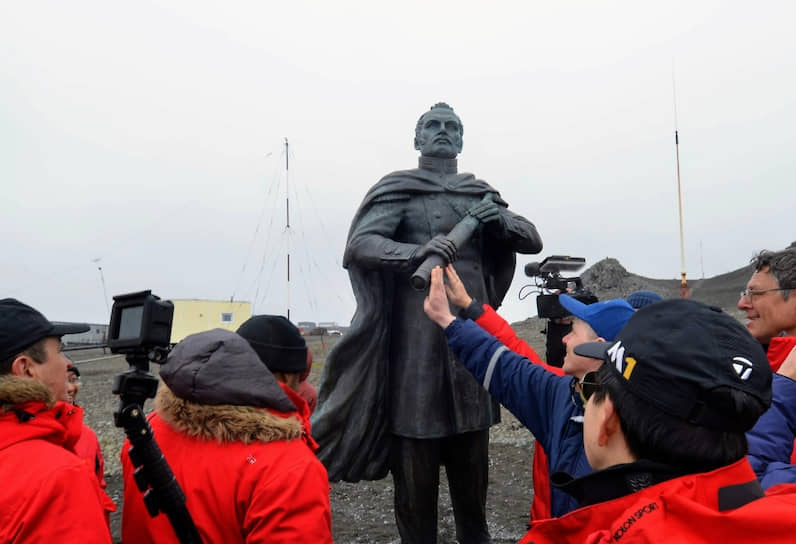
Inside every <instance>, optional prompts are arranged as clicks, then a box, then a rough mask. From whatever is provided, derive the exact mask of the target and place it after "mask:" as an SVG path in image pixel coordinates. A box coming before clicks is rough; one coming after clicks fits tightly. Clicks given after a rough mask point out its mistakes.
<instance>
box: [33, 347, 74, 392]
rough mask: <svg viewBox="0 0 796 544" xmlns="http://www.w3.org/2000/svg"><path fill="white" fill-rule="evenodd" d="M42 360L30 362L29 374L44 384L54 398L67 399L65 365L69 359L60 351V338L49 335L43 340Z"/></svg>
mask: <svg viewBox="0 0 796 544" xmlns="http://www.w3.org/2000/svg"><path fill="white" fill-rule="evenodd" d="M44 353H45V357H44V361H43V362H41V363H36V362H32V363H31V364H30V365H28V367H27V369H28V372H29V373H30V376H31V377H32V378H33V379H35V380H37V381H39V382H41V383H43V384H44V385H46V386H47V387H48V388H49V389H50V391H52V393H53V396H54V397H55V399H56V400H67V399H68V394H67V391H66V381H67V380H66V366H67V364H68V363H69V360H68V359H67V358H66V357H65V356H64V354H63V353H62V352H61V339H60V338H58V337H56V336H50V337H48V338H45V340H44Z"/></svg>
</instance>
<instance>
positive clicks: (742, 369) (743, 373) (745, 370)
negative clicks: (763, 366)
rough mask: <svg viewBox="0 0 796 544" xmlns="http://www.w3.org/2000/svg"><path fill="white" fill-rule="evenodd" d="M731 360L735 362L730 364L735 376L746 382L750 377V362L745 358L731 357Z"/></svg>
mask: <svg viewBox="0 0 796 544" xmlns="http://www.w3.org/2000/svg"><path fill="white" fill-rule="evenodd" d="M732 360H733V361H736V362H735V363H733V364H732V369H733V370H734V371H735V374H736V375H737V376H738V377H739V378H740V379H742V380H744V381H746V380H748V379H749V376H751V375H752V366H753V365H752V362H751V361H750V360H749V359H747V358H746V357H733V358H732Z"/></svg>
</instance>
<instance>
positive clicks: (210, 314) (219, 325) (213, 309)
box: [171, 300, 252, 344]
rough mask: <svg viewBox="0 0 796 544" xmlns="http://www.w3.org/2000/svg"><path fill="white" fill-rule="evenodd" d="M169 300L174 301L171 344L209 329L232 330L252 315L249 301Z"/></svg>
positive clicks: (236, 328)
mask: <svg viewBox="0 0 796 544" xmlns="http://www.w3.org/2000/svg"><path fill="white" fill-rule="evenodd" d="M171 302H173V303H174V321H173V323H172V326H171V343H172V344H176V343H177V342H179V341H180V340H182V339H183V338H185V337H186V336H188V335H190V334H193V333H196V332H202V331H209V330H211V329H226V330H228V331H233V332H234V331H236V330H238V327H240V326H241V325H242V324H243V322H244V321H246V320H247V319H249V318H250V317H251V316H252V305H251V303H250V302H241V301H235V302H229V301H224V300H172V301H171Z"/></svg>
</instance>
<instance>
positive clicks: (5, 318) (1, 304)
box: [0, 298, 90, 361]
mask: <svg viewBox="0 0 796 544" xmlns="http://www.w3.org/2000/svg"><path fill="white" fill-rule="evenodd" d="M89 328H90V327H89V326H88V325H86V324H83V323H57V324H56V323H51V322H50V321H49V320H48V319H47V318H46V317H44V316H43V315H42V314H41V312H39V311H38V310H36V309H34V308H31V307H30V306H28V305H27V304H25V303H23V302H20V301H18V300H16V299H13V298H4V299H3V300H0V361H4V360H6V359H8V358H9V357H13V356H15V355H17V354H19V353H21V352H23V351H25V349H27V348H29V347H30V346H32V345H33V344H35V343H36V342H38V341H39V340H41V339H42V338H47V337H48V336H63V335H64V334H76V333H79V332H86V331H87V330H89Z"/></svg>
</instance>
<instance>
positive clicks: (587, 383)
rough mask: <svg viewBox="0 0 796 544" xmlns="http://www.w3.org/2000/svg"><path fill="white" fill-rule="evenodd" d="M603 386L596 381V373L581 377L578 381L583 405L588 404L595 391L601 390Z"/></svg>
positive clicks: (592, 372) (588, 373)
mask: <svg viewBox="0 0 796 544" xmlns="http://www.w3.org/2000/svg"><path fill="white" fill-rule="evenodd" d="M602 388H603V384H601V383H600V382H598V381H597V372H596V371H594V370H593V371H591V372H587V373H586V374H584V375H583V379H582V380H581V381H580V395H581V397H583V404H586V403H587V402H589V399H590V398H591V396H592V395H593V394H594V393H596V392H597V391H600V390H602Z"/></svg>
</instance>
